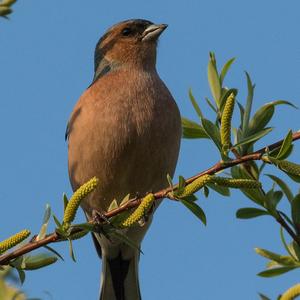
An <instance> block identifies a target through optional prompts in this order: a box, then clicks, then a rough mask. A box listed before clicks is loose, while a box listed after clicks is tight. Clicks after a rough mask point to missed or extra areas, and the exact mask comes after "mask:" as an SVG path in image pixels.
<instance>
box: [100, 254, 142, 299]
mask: <svg viewBox="0 0 300 300" xmlns="http://www.w3.org/2000/svg"><path fill="white" fill-rule="evenodd" d="M138 263H139V253H136V254H135V255H133V256H132V257H131V258H129V259H124V258H122V255H121V253H120V254H119V255H118V256H117V257H115V258H113V259H111V258H109V257H107V256H106V255H105V253H102V274H101V291H100V300H141V294H140V287H139V279H138Z"/></svg>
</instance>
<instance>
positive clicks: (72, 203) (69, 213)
mask: <svg viewBox="0 0 300 300" xmlns="http://www.w3.org/2000/svg"><path fill="white" fill-rule="evenodd" d="M97 184H98V178H96V177H93V178H92V179H90V180H89V181H88V182H86V183H85V184H83V185H82V186H81V187H80V188H78V190H77V191H75V192H74V194H73V195H72V197H71V198H70V200H69V202H68V205H67V207H66V209H65V213H64V219H63V223H64V224H70V223H72V222H73V221H74V218H75V215H76V212H77V209H78V207H79V205H80V202H81V201H82V199H83V198H85V197H86V196H87V195H88V194H89V193H90V192H92V191H93V190H94V189H95V188H96V186H97Z"/></svg>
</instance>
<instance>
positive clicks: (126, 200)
mask: <svg viewBox="0 0 300 300" xmlns="http://www.w3.org/2000/svg"><path fill="white" fill-rule="evenodd" d="M168 176H169V177H170V175H169V174H167V178H168ZM129 199H130V194H127V195H126V196H125V197H124V198H123V199H122V201H121V203H120V206H122V205H123V204H125V203H127V202H128V201H129Z"/></svg>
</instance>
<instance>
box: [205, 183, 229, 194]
mask: <svg viewBox="0 0 300 300" xmlns="http://www.w3.org/2000/svg"><path fill="white" fill-rule="evenodd" d="M207 186H208V187H210V188H211V189H212V190H214V191H215V192H217V193H219V194H221V195H222V196H226V197H229V196H230V189H229V188H228V187H226V186H220V185H217V184H215V183H208V184H207Z"/></svg>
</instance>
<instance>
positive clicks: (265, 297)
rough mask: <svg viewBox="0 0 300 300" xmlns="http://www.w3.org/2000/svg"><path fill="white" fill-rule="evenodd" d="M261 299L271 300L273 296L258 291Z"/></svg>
mask: <svg viewBox="0 0 300 300" xmlns="http://www.w3.org/2000/svg"><path fill="white" fill-rule="evenodd" d="M258 295H259V297H260V300H271V298H269V297H267V296H265V295H264V294H261V293H258Z"/></svg>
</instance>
